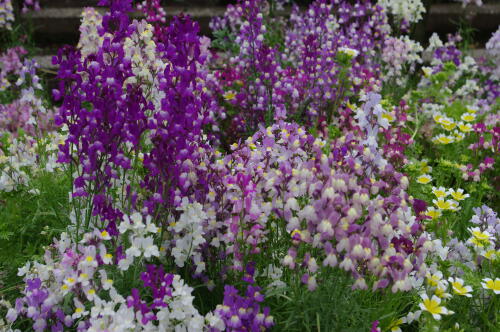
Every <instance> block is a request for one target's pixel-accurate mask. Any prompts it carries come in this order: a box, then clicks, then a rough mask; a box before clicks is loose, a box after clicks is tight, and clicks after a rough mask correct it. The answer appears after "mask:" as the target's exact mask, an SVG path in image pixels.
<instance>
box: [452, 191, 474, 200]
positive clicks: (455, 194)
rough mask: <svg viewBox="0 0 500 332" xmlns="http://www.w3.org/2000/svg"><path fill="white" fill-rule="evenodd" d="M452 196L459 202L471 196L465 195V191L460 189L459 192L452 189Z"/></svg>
mask: <svg viewBox="0 0 500 332" xmlns="http://www.w3.org/2000/svg"><path fill="white" fill-rule="evenodd" d="M450 194H451V196H452V197H453V198H454V199H455V200H457V201H463V200H464V199H466V198H467V197H469V196H470V195H469V194H464V190H463V189H460V188H458V189H457V190H455V189H450Z"/></svg>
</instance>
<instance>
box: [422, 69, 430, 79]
mask: <svg viewBox="0 0 500 332" xmlns="http://www.w3.org/2000/svg"><path fill="white" fill-rule="evenodd" d="M422 71H423V72H424V76H425V77H427V78H428V77H430V76H431V75H432V68H431V67H422Z"/></svg>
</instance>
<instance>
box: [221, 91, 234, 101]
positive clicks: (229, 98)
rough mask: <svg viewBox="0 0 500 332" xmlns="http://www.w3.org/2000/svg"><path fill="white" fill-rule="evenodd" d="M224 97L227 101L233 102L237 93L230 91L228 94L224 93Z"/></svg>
mask: <svg viewBox="0 0 500 332" xmlns="http://www.w3.org/2000/svg"><path fill="white" fill-rule="evenodd" d="M223 97H224V99H225V100H226V101H230V100H233V99H234V98H235V97H236V92H234V91H232V90H231V91H228V92H226V93H224V95H223Z"/></svg>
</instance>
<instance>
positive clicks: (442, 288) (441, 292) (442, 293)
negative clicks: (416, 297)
mask: <svg viewBox="0 0 500 332" xmlns="http://www.w3.org/2000/svg"><path fill="white" fill-rule="evenodd" d="M447 287H448V284H445V283H439V284H438V286H437V287H436V290H435V291H434V294H436V295H437V296H438V297H439V298H441V299H449V298H450V297H451V294H450V293H446V288H447Z"/></svg>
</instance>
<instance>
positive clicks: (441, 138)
mask: <svg viewBox="0 0 500 332" xmlns="http://www.w3.org/2000/svg"><path fill="white" fill-rule="evenodd" d="M432 141H433V142H434V143H439V144H450V143H453V142H454V141H455V137H453V136H447V135H445V134H439V135H437V136H436V137H434V138H433V139H432Z"/></svg>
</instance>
